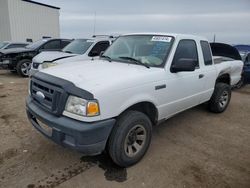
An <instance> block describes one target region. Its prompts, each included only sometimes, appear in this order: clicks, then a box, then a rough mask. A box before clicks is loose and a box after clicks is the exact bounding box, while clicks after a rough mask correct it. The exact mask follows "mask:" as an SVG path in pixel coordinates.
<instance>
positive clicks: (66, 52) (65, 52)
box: [64, 51, 72, 54]
mask: <svg viewBox="0 0 250 188" xmlns="http://www.w3.org/2000/svg"><path fill="white" fill-rule="evenodd" d="M64 52H65V53H69V54H72V52H71V51H64Z"/></svg>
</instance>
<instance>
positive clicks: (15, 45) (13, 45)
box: [0, 41, 30, 52]
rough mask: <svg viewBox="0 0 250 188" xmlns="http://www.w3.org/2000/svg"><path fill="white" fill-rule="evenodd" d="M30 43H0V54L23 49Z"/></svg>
mask: <svg viewBox="0 0 250 188" xmlns="http://www.w3.org/2000/svg"><path fill="white" fill-rule="evenodd" d="M29 44H30V43H27V42H7V41H6V42H0V52H1V50H5V49H11V48H23V47H25V46H27V45H29Z"/></svg>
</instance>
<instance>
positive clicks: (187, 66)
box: [170, 58, 197, 73]
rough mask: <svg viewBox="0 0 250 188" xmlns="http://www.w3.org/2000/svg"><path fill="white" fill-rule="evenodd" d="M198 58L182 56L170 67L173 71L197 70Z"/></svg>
mask: <svg viewBox="0 0 250 188" xmlns="http://www.w3.org/2000/svg"><path fill="white" fill-rule="evenodd" d="M196 65H197V60H195V59H187V58H180V59H178V60H177V61H176V62H175V63H174V64H173V65H172V66H171V68H170V71H171V72H174V73H176V72H191V71H194V70H195V67H196Z"/></svg>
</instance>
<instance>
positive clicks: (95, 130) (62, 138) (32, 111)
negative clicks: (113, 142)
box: [26, 97, 115, 155]
mask: <svg viewBox="0 0 250 188" xmlns="http://www.w3.org/2000/svg"><path fill="white" fill-rule="evenodd" d="M26 111H27V116H28V118H29V120H30V122H31V123H32V125H33V126H34V127H35V128H36V129H37V130H38V131H39V132H41V133H42V134H43V135H44V136H46V137H47V138H49V139H51V140H53V141H54V142H56V143H57V144H60V145H62V146H65V147H69V148H73V149H75V150H78V151H80V152H82V153H84V154H86V155H95V154H99V153H101V152H102V151H103V150H104V149H105V146H106V142H107V140H108V137H109V135H110V133H111V130H112V128H113V126H114V124H115V119H108V120H103V121H98V122H91V123H88V122H81V121H78V120H74V119H71V118H68V117H64V116H60V117H58V116H55V115H53V114H51V113H49V112H47V111H44V110H43V109H41V108H39V107H38V106H37V105H36V104H35V103H34V101H33V99H32V98H31V97H28V98H27V100H26ZM37 120H39V121H41V122H42V123H44V124H46V125H47V126H49V127H51V128H52V134H51V135H49V134H47V132H46V131H45V130H44V129H43V128H42V127H41V126H40V125H39V123H38V121H37Z"/></svg>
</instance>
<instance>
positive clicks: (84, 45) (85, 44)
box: [62, 39, 94, 54]
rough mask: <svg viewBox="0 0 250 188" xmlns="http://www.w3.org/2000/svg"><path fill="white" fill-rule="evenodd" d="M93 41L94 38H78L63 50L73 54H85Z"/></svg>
mask: <svg viewBox="0 0 250 188" xmlns="http://www.w3.org/2000/svg"><path fill="white" fill-rule="evenodd" d="M93 42H94V41H93V40H88V39H76V40H74V41H72V42H71V43H70V44H68V45H67V46H66V47H64V48H63V50H62V51H63V52H67V53H73V54H84V53H85V52H86V51H87V50H88V49H89V47H90V46H91V45H92V44H93Z"/></svg>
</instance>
